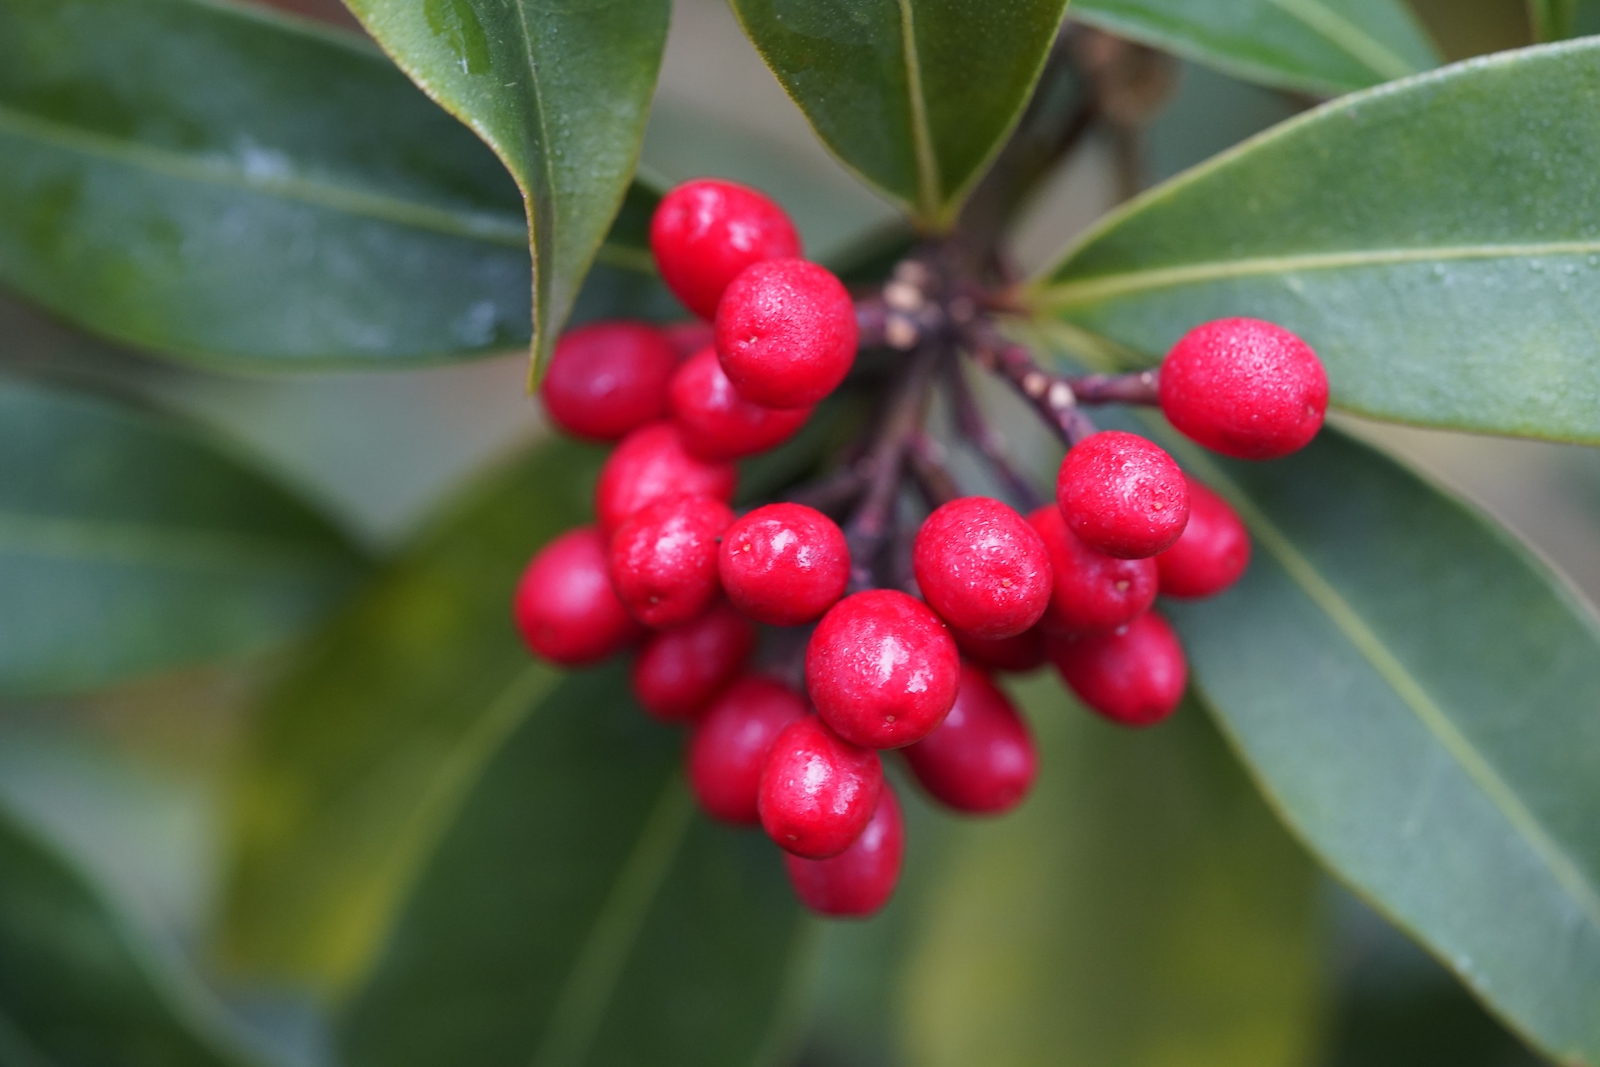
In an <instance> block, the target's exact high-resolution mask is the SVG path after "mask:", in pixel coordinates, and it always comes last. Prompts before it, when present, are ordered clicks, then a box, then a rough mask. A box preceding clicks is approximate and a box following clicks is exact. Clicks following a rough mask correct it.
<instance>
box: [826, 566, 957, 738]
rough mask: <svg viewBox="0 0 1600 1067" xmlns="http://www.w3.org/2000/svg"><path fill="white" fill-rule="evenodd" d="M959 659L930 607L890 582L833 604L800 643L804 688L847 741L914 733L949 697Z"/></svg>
mask: <svg viewBox="0 0 1600 1067" xmlns="http://www.w3.org/2000/svg"><path fill="white" fill-rule="evenodd" d="M960 677H961V658H960V655H959V654H958V653H957V652H956V643H955V641H954V640H953V639H952V638H951V637H950V632H949V631H948V630H946V629H945V627H944V623H942V622H940V621H939V616H937V615H935V614H934V613H933V609H931V608H929V607H928V605H926V604H924V603H923V602H922V601H920V600H918V599H917V598H916V597H912V596H907V595H906V594H905V593H902V592H899V591H898V590H894V589H871V590H868V591H867V592H864V593H856V594H855V595H853V596H848V597H846V598H845V599H843V600H841V601H839V603H837V604H835V605H834V606H833V608H832V610H830V611H829V612H828V613H827V614H826V615H824V616H823V617H822V621H821V622H820V623H818V624H817V628H816V631H815V632H813V633H812V635H811V643H810V644H809V645H807V646H806V688H807V690H808V691H809V692H810V693H811V701H812V703H814V704H816V706H817V713H818V714H819V715H821V716H822V718H823V720H824V721H825V722H826V723H827V724H828V725H829V726H831V727H833V728H834V729H835V730H836V731H838V733H839V736H840V737H843V738H844V739H845V740H847V741H852V742H854V743H855V744H858V745H865V746H866V747H868V748H899V747H900V746H901V745H909V744H911V743H912V742H913V741H917V740H920V739H922V738H924V737H926V736H927V735H928V733H929V732H930V731H931V730H932V729H933V728H934V727H936V726H938V725H939V723H940V722H942V721H943V720H944V717H945V713H946V712H948V711H949V710H950V705H951V704H953V703H955V699H956V687H957V686H958V685H959V683H960Z"/></svg>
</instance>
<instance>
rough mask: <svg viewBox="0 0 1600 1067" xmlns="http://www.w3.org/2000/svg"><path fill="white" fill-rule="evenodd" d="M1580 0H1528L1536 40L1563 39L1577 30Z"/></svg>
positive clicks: (1529, 14) (1530, 19)
mask: <svg viewBox="0 0 1600 1067" xmlns="http://www.w3.org/2000/svg"><path fill="white" fill-rule="evenodd" d="M1577 17H1578V0H1528V19H1529V21H1530V22H1532V23H1533V39H1534V40H1536V41H1561V40H1565V39H1566V38H1568V37H1571V36H1573V35H1574V34H1575V33H1576V32H1577V26H1576V22H1577Z"/></svg>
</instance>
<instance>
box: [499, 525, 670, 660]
mask: <svg viewBox="0 0 1600 1067" xmlns="http://www.w3.org/2000/svg"><path fill="white" fill-rule="evenodd" d="M512 613H513V614H514V615H515V616H516V620H517V628H518V629H519V630H521V631H522V638H523V640H524V641H526V642H527V643H528V647H529V648H530V649H532V650H533V652H534V653H535V654H536V655H539V656H543V657H544V658H545V659H547V660H550V661H551V662H554V663H559V664H561V665H562V666H563V667H581V666H583V665H585V664H588V663H595V662H597V661H599V660H602V659H605V658H606V657H607V656H609V655H611V654H612V653H614V652H620V651H621V650H622V649H623V648H624V647H625V646H626V645H627V644H628V643H629V642H631V641H632V640H633V639H634V638H635V637H637V636H638V635H639V624H638V623H636V622H634V621H633V617H632V616H631V615H629V614H628V610H627V609H626V608H624V607H623V606H622V601H621V600H618V599H617V594H616V593H615V592H613V591H612V589H611V579H610V578H609V577H607V575H606V550H605V541H604V540H602V538H601V536H600V531H599V530H596V529H595V528H594V527H593V526H580V527H579V528H578V529H576V530H568V531H567V532H566V533H564V534H562V535H561V536H560V537H558V538H556V539H555V540H554V541H551V542H550V543H549V544H547V545H545V546H544V547H543V548H541V549H540V550H539V553H538V554H537V555H536V556H534V557H533V560H532V562H530V563H529V564H528V568H527V570H525V571H523V572H522V578H521V579H520V580H519V581H518V582H517V592H516V595H515V597H514V599H513V601H512Z"/></svg>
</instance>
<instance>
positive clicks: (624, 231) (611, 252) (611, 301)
mask: <svg viewBox="0 0 1600 1067" xmlns="http://www.w3.org/2000/svg"><path fill="white" fill-rule="evenodd" d="M660 202H661V191H660V189H659V188H658V187H657V185H656V183H655V182H654V181H651V180H644V179H640V178H636V179H634V182H633V184H632V185H630V186H628V192H627V195H626V196H624V197H623V198H622V209H621V210H620V211H619V212H617V217H616V220H615V221H613V222H612V224H611V229H610V231H609V232H607V234H606V241H605V244H603V245H601V246H600V251H599V252H598V253H597V254H596V255H595V261H594V266H593V267H591V268H590V269H589V273H588V275H587V276H586V277H585V278H584V279H583V288H582V289H580V290H579V291H578V298H577V301H576V302H575V303H574V304H573V306H572V314H571V315H570V316H569V317H568V319H567V325H568V326H581V325H583V324H584V323H586V322H594V321H596V320H598V319H624V318H625V319H650V320H653V321H657V322H665V321H670V320H672V319H682V318H688V317H689V313H688V312H687V311H686V310H684V307H683V305H682V304H680V303H678V301H677V298H676V297H674V296H673V295H672V294H671V293H670V292H668V291H667V287H666V286H665V285H664V284H662V281H661V278H660V276H659V275H657V274H656V265H655V260H654V259H653V258H651V253H650V219H651V216H653V215H654V214H655V212H656V205H657V204H659V203H660Z"/></svg>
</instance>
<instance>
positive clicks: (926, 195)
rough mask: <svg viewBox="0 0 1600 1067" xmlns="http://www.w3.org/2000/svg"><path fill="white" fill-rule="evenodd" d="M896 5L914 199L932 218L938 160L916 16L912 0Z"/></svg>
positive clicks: (936, 212) (900, 0)
mask: <svg viewBox="0 0 1600 1067" xmlns="http://www.w3.org/2000/svg"><path fill="white" fill-rule="evenodd" d="M898 3H899V8H900V54H901V61H902V62H903V63H905V67H906V97H907V100H906V106H907V108H908V109H909V111H910V117H911V147H912V151H913V152H914V154H915V156H916V160H917V200H918V201H919V202H920V204H921V209H922V212H921V213H922V216H923V218H924V219H925V220H927V221H929V222H932V221H933V220H934V219H936V218H938V216H939V199H940V186H941V184H942V183H941V182H940V180H939V177H940V176H939V161H938V158H937V157H936V156H935V154H934V151H933V133H932V131H931V130H930V129H929V126H928V102H927V99H926V98H925V97H924V96H923V92H922V61H921V58H920V57H919V55H918V53H917V26H916V16H915V12H914V11H913V9H912V6H911V5H912V0H898Z"/></svg>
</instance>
